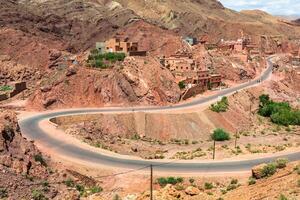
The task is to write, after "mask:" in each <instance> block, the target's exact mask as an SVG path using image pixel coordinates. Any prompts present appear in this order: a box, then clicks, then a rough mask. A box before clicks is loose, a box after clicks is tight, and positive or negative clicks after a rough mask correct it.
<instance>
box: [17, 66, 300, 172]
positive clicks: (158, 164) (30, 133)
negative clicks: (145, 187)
mask: <svg viewBox="0 0 300 200" xmlns="http://www.w3.org/2000/svg"><path fill="white" fill-rule="evenodd" d="M267 62H268V66H267V69H266V70H265V71H264V72H263V73H262V74H261V76H260V77H259V78H257V79H255V80H252V81H250V82H247V83H243V84H241V85H238V86H236V87H232V88H228V89H225V90H221V91H219V92H218V93H217V94H215V95H212V96H209V97H205V98H200V99H195V100H194V101H191V102H188V103H185V104H178V105H173V106H165V107H136V108H128V107H124V108H113V109H111V108H99V109H97V108H95V109H77V110H67V111H57V112H51V113H42V114H39V115H36V116H33V117H29V118H25V119H22V120H20V121H19V124H20V128H21V131H22V133H23V134H24V135H25V136H26V137H27V138H29V139H32V140H37V141H39V142H40V143H41V144H43V145H46V146H47V147H48V148H53V149H55V152H57V154H59V155H63V156H64V157H70V158H75V159H76V160H81V161H85V162H90V163H95V164H101V165H106V166H109V167H120V168H127V169H139V168H143V167H147V166H150V165H153V167H154V169H155V170H156V171H162V172H177V173H184V172H195V173H197V172H199V173H215V172H240V171H247V170H250V169H251V168H252V167H253V166H255V165H258V164H261V163H264V162H270V161H273V160H275V159H277V158H279V157H285V158H288V159H289V160H290V161H296V160H300V152H294V153H289V154H286V155H284V156H283V155H281V156H278V155H276V154H274V155H273V156H271V157H264V158H256V159H251V160H241V161H211V162H209V161H202V162H201V161H191V162H186V161H151V160H142V159H134V158H122V157H118V156H113V155H112V156H110V155H108V154H105V155H104V154H102V153H98V152H94V151H91V150H87V149H83V148H81V147H79V146H76V145H75V144H72V143H67V142H63V141H62V140H60V139H59V137H52V136H50V135H48V134H47V133H45V132H44V131H43V130H42V129H41V128H40V127H39V122H41V121H43V120H49V119H51V118H54V117H59V116H65V115H78V114H90V113H110V112H132V111H141V112H142V111H167V110H173V109H174V110H175V109H176V110H178V109H182V110H184V109H186V108H189V107H191V106H196V105H201V104H205V103H208V102H210V101H213V100H217V99H219V98H220V97H221V96H227V95H230V94H232V93H234V92H237V91H239V90H242V89H245V88H248V87H251V86H255V85H257V84H260V83H261V82H263V81H265V80H267V79H268V78H269V77H270V76H271V75H272V70H273V65H272V63H271V61H270V60H268V61H267Z"/></svg>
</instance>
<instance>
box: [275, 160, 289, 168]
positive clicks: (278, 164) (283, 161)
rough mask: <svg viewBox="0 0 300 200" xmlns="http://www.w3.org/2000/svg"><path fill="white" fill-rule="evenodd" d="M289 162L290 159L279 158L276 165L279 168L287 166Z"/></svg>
mask: <svg viewBox="0 0 300 200" xmlns="http://www.w3.org/2000/svg"><path fill="white" fill-rule="evenodd" d="M287 163H288V159H285V158H279V159H277V160H276V167H277V168H279V169H282V168H285V167H286V164H287Z"/></svg>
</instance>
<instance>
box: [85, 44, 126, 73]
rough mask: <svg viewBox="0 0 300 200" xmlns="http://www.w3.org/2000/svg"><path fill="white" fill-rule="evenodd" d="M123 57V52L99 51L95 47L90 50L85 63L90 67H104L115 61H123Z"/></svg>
mask: <svg viewBox="0 0 300 200" xmlns="http://www.w3.org/2000/svg"><path fill="white" fill-rule="evenodd" d="M125 57H126V55H125V53H113V52H109V53H100V52H99V51H98V50H97V49H93V50H91V51H90V55H89V56H88V60H87V63H88V66H90V67H94V68H101V69H106V68H108V67H110V66H112V65H113V64H114V63H116V62H117V61H124V59H125Z"/></svg>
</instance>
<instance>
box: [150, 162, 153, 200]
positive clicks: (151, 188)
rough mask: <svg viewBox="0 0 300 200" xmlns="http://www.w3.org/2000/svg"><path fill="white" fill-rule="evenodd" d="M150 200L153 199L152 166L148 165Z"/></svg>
mask: <svg viewBox="0 0 300 200" xmlns="http://www.w3.org/2000/svg"><path fill="white" fill-rule="evenodd" d="M150 200H153V166H152V164H151V165H150Z"/></svg>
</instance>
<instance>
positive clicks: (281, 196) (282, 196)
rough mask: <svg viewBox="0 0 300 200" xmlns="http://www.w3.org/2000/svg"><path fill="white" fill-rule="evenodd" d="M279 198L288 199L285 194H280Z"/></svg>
mask: <svg viewBox="0 0 300 200" xmlns="http://www.w3.org/2000/svg"><path fill="white" fill-rule="evenodd" d="M279 200H288V198H287V197H286V196H284V195H283V194H281V195H280V196H279Z"/></svg>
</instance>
